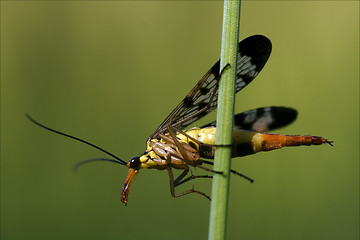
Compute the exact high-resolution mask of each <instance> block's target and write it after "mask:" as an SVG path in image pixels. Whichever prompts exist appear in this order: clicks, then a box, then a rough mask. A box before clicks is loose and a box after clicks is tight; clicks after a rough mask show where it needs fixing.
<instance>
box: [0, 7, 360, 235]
mask: <svg viewBox="0 0 360 240" xmlns="http://www.w3.org/2000/svg"><path fill="white" fill-rule="evenodd" d="M222 6H223V2H221V1H209V2H206V1H198V2H183V1H174V2H172V1H171V2H170V1H169V2H163V1H160V2H153V1H145V2H138V1H134V2H125V1H111V2H101V1H89V2H86V1H65V2H61V1H56V2H53V1H38V2H35V1H34V2H32V1H5V2H4V1H2V2H1V239H4V240H5V239H6V240H15V239H37V240H40V239H53V240H56V239H89V240H91V239H206V238H207V233H208V229H207V228H208V221H209V220H208V218H209V208H210V204H209V202H208V201H207V200H206V199H204V198H202V197H199V196H196V195H194V196H186V197H182V198H178V199H173V198H172V197H171V196H170V192H169V181H168V176H167V172H165V171H157V170H143V171H141V172H140V175H139V176H138V177H137V178H136V179H135V182H134V184H133V185H132V188H131V193H130V197H129V204H128V206H126V207H125V206H124V205H123V204H122V203H121V202H120V192H121V187H122V184H123V181H124V178H125V175H126V172H127V168H125V167H122V166H120V165H115V164H111V163H93V164H89V165H87V166H84V167H82V168H81V169H80V170H79V172H78V174H73V173H72V172H71V167H72V165H73V164H74V163H75V162H77V161H79V160H82V159H87V158H92V157H101V156H104V154H102V153H101V152H99V151H97V150H95V149H93V148H91V147H88V146H85V145H83V144H80V143H78V142H76V141H73V140H70V139H67V138H64V137H62V136H59V135H55V134H53V133H50V132H48V131H45V130H43V129H41V128H39V127H37V126H35V125H33V124H32V123H30V122H29V121H28V120H27V119H26V118H25V115H24V114H25V113H30V114H31V115H32V116H33V117H34V118H35V119H37V120H38V121H40V122H42V123H44V124H46V125H48V126H50V127H53V128H56V129H58V130H61V131H64V132H67V133H71V134H73V135H75V136H78V137H81V138H84V139H87V140H89V141H91V142H93V143H95V144H97V145H100V146H102V147H104V148H106V149H107V150H109V151H110V152H112V153H114V154H116V155H118V156H120V157H121V158H122V159H124V160H126V161H128V160H129V159H130V158H131V157H133V156H137V155H139V154H141V153H142V152H144V150H145V142H146V139H147V137H148V136H149V135H150V134H151V133H152V132H153V131H154V130H155V128H156V127H157V126H158V125H159V124H160V123H161V122H162V120H163V119H164V118H165V117H166V116H167V114H168V113H169V112H170V111H171V110H172V109H173V108H174V107H175V106H176V104H178V102H179V101H180V100H181V99H182V98H183V97H184V96H185V95H186V94H187V93H188V91H189V90H190V89H191V88H192V87H193V86H194V85H195V84H196V83H197V81H198V80H199V79H200V78H201V77H202V75H203V74H204V73H205V72H206V71H207V70H208V69H209V68H210V67H211V66H212V64H213V63H215V61H217V60H218V58H219V53H220V44H221V43H220V40H221V24H222ZM241 8H242V9H241V10H242V12H241V27H240V39H243V38H245V37H247V36H249V35H252V34H264V35H266V36H267V37H269V38H270V39H271V41H272V43H273V53H272V56H271V57H270V59H269V62H268V63H267V64H266V66H265V68H264V69H263V71H262V72H261V74H260V75H259V76H258V77H257V79H256V80H255V81H254V82H253V83H251V85H249V86H248V87H247V88H246V89H244V90H243V91H242V92H241V94H238V95H237V99H236V112H240V111H244V110H248V109H252V108H257V107H262V106H271V105H275V106H288V107H293V108H296V109H297V110H298V111H299V116H298V119H297V121H296V122H295V123H294V124H292V125H291V126H289V127H287V128H286V129H281V130H280V131H278V132H279V133H284V134H302V135H306V134H312V135H317V136H323V137H326V138H328V139H330V140H334V144H335V146H334V147H330V146H328V145H326V146H316V147H298V148H288V149H283V150H281V151H273V152H267V153H259V154H257V155H254V156H248V157H244V158H238V159H234V160H233V162H232V168H233V169H236V170H239V171H241V172H242V173H244V174H246V175H247V176H250V177H252V178H254V179H255V183H254V184H249V183H248V182H246V181H244V180H243V179H241V178H238V177H232V179H231V189H230V204H229V216H228V228H227V230H228V233H227V236H228V239H295V240H296V239H307V240H310V239H328V240H331V239H358V238H359V2H356V1H348V2H343V1H329V2H325V1H324V2H322V1H320V2H313V1H305V2H299V1H284V2H282V1H276V2H271V1H266V2H265V1H253V2H251V1H244V2H243V3H242V7H241ZM214 119H215V114H211V115H210V116H208V117H207V118H206V119H204V120H202V121H201V122H200V123H198V124H197V125H201V124H204V123H206V122H208V121H212V120H214ZM196 172H199V173H200V172H201V170H196ZM192 184H194V186H195V187H196V188H197V189H200V190H203V191H205V192H208V193H210V190H211V181H210V180H206V179H205V180H201V179H200V180H198V181H194V182H193V183H189V184H187V185H186V186H184V187H182V188H180V189H179V190H178V191H180V190H185V189H187V188H191V187H192Z"/></svg>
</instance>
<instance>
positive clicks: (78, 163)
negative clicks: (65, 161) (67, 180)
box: [72, 158, 124, 173]
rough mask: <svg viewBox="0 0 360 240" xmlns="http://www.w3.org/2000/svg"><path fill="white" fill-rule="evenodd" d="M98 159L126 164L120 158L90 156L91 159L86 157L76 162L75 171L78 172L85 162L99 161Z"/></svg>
mask: <svg viewBox="0 0 360 240" xmlns="http://www.w3.org/2000/svg"><path fill="white" fill-rule="evenodd" d="M98 161H107V162H113V163H117V164H121V165H124V164H123V162H120V161H119V160H116V159H111V158H90V159H85V160H82V161H79V162H77V163H75V164H74V166H73V167H72V170H73V172H75V173H76V172H77V170H78V168H79V167H80V166H82V165H83V164H86V163H90V162H98Z"/></svg>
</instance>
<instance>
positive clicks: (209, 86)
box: [27, 35, 331, 204]
mask: <svg viewBox="0 0 360 240" xmlns="http://www.w3.org/2000/svg"><path fill="white" fill-rule="evenodd" d="M270 53H271V42H270V40H269V39H267V38H266V37H264V36H261V35H254V36H251V37H248V38H246V39H244V40H243V41H241V42H240V43H239V45H238V62H237V79H236V92H238V91H240V90H241V89H243V88H244V87H245V86H247V85H248V84H249V83H250V82H251V81H252V80H253V79H254V78H255V77H256V76H257V75H258V73H259V72H260V70H261V69H262V68H263V66H264V65H265V63H266V61H267V59H268V58H269V56H270ZM220 75H221V73H220V60H219V61H218V62H216V63H215V65H214V66H213V67H212V68H211V69H210V70H209V71H208V72H207V73H206V74H205V75H204V76H203V77H202V78H201V80H200V81H199V82H198V83H197V84H196V86H195V87H194V88H193V89H192V90H191V91H190V93H189V94H188V95H187V96H186V97H185V98H184V99H183V100H182V101H181V102H180V104H179V105H178V106H177V107H176V108H175V109H174V110H173V111H172V112H171V113H170V114H169V116H168V117H167V118H166V119H165V120H164V121H163V122H162V123H161V124H160V126H159V127H158V128H157V129H156V131H155V132H154V133H153V134H152V135H151V136H150V137H149V139H148V141H147V149H146V151H145V152H144V153H143V154H142V155H141V156H139V157H134V158H132V159H131V160H130V162H129V163H126V162H125V161H123V160H121V159H120V158H118V157H117V156H115V155H113V154H111V153H109V152H108V151H106V150H104V149H102V148H100V147H98V146H95V145H94V144H92V143H90V142H87V141H85V140H82V139H80V138H77V137H74V136H71V135H68V134H65V133H62V132H59V131H57V130H54V129H51V128H49V127H46V126H44V125H42V124H40V123H38V122H36V121H35V120H33V119H32V118H31V117H30V116H28V115H27V116H28V118H29V119H30V120H31V121H32V122H34V123H35V124H37V125H39V126H41V127H43V128H45V129H48V130H50V131H52V132H55V133H58V134H61V135H64V136H67V137H70V138H73V139H75V140H78V141H81V142H83V143H85V144H88V145H90V146H93V147H95V148H97V149H99V150H101V151H103V152H105V153H106V154H108V155H110V156H112V157H113V158H114V159H107V158H95V159H88V160H85V161H82V162H80V163H78V164H77V165H76V167H78V166H80V165H81V164H84V163H88V162H93V161H99V160H105V161H111V162H115V163H119V164H121V165H126V166H127V167H128V168H129V170H128V173H127V176H126V179H125V182H124V185H123V189H122V193H121V201H122V202H123V203H125V204H127V201H128V195H129V189H130V184H131V183H132V181H133V179H134V177H135V176H136V175H137V174H138V173H139V170H140V169H143V168H149V169H159V170H167V171H168V174H169V178H170V192H171V195H172V196H173V197H180V196H183V195H186V194H189V193H198V194H200V195H203V196H204V197H206V198H208V199H210V198H209V196H207V195H206V194H204V193H202V192H200V191H197V190H195V189H193V188H192V189H189V190H187V191H185V192H182V193H179V194H176V193H175V187H176V186H178V185H180V184H183V183H185V182H187V181H190V180H192V179H195V178H211V177H212V176H209V175H201V176H194V175H191V176H189V177H186V176H187V175H188V172H189V169H190V167H198V168H202V169H204V170H207V171H210V172H213V173H221V172H217V171H214V170H212V169H209V168H207V167H204V166H203V164H208V165H213V162H211V161H208V160H206V159H213V158H214V151H215V148H216V147H218V146H216V145H215V135H216V122H212V123H209V124H207V125H205V126H203V127H201V128H191V129H189V130H184V129H185V128H186V127H187V126H189V125H190V124H191V123H193V122H195V121H197V120H198V119H200V118H202V117H204V116H205V115H206V114H208V113H209V112H211V111H213V110H214V109H215V108H216V106H217V99H218V87H219V81H220ZM296 116H297V112H296V110H294V109H291V108H285V107H266V108H258V109H254V110H250V111H247V112H243V113H240V114H237V115H235V116H234V129H233V145H232V150H233V151H232V155H233V157H241V156H246V155H250V154H254V153H257V152H260V151H270V150H274V149H279V148H281V147H285V146H300V145H320V144H325V143H328V144H330V145H331V142H330V141H327V140H326V139H324V138H322V137H316V136H298V135H280V134H269V133H264V132H265V131H270V130H274V129H277V128H280V127H283V126H286V125H288V124H290V123H291V122H293V121H294V120H295V119H296ZM173 169H181V170H183V172H182V173H181V174H180V175H179V176H178V177H177V178H176V179H174V176H173V171H172V170H173ZM231 172H232V173H234V174H237V175H239V176H242V177H244V178H246V179H248V180H250V181H252V179H250V178H248V177H246V176H244V175H242V174H241V173H238V172H236V171H235V170H231Z"/></svg>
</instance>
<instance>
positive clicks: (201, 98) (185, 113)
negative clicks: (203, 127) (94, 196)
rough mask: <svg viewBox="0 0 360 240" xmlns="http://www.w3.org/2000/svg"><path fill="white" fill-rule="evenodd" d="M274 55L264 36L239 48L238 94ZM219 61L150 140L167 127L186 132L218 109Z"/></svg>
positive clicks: (268, 41)
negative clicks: (190, 126)
mask: <svg viewBox="0 0 360 240" xmlns="http://www.w3.org/2000/svg"><path fill="white" fill-rule="evenodd" d="M270 53H271V42H270V40H269V39H268V38H266V37H265V36H262V35H254V36H250V37H248V38H246V39H244V40H243V41H241V42H239V45H238V62H237V73H236V92H239V91H240V90H241V89H243V88H244V87H245V86H247V85H248V84H249V83H250V82H251V81H252V80H253V79H254V78H255V77H256V76H257V75H258V73H259V72H260V71H261V69H262V68H263V67H264V65H265V63H266V61H267V60H268V58H269V56H270ZM219 73H220V60H219V61H217V62H216V63H215V65H214V66H213V67H212V68H211V69H210V70H209V71H208V72H207V73H206V74H205V75H204V76H203V77H202V78H201V79H200V81H199V82H198V83H197V84H196V85H195V87H194V88H193V89H192V90H191V91H190V93H189V94H188V95H187V96H186V97H185V98H184V99H183V100H182V101H181V102H180V104H179V105H178V106H177V107H176V108H175V109H174V110H173V111H172V112H171V113H170V114H169V116H168V117H167V118H166V119H165V120H164V121H163V122H162V123H161V124H160V126H159V127H158V128H157V129H156V131H155V132H154V133H153V134H152V135H151V136H150V138H154V137H157V135H158V133H160V132H162V131H164V130H165V129H166V126H167V125H171V126H174V127H176V128H177V129H179V130H182V129H184V128H185V127H187V126H189V125H190V124H191V123H193V122H195V121H197V120H198V119H200V118H202V117H204V116H205V115H207V114H208V113H209V112H211V111H213V110H214V109H215V108H216V107H217V99H218V88H219V81H220V75H219Z"/></svg>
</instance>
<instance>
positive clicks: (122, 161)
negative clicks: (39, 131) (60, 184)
mask: <svg viewBox="0 0 360 240" xmlns="http://www.w3.org/2000/svg"><path fill="white" fill-rule="evenodd" d="M25 115H26V117H27V118H28V119H29V120H30V121H31V122H33V123H35V124H36V125H38V126H40V127H42V128H45V129H46V130H49V131H51V132H54V133H57V134H60V135H63V136H65V137H68V138H72V139H75V140H77V141H79V142H82V143H85V144H87V145H89V146H91V147H93V148H96V149H98V150H100V151H102V152H104V153H106V154H107V155H109V156H111V157H113V158H115V159H117V160H118V161H116V162H117V163H119V164H121V165H127V162H125V161H124V160H121V159H120V158H118V157H117V156H115V155H114V154H112V153H110V152H108V151H106V150H105V149H103V148H101V147H98V146H96V145H94V144H92V143H91V142H88V141H85V140H83V139H81V138H77V137H74V136H71V135H69V134H66V133H63V132H59V131H57V130H55V129H52V128H49V127H47V126H45V125H42V124H41V123H39V122H37V121H35V120H34V119H33V118H32V117H30V115H29V114H27V113H26V114H25ZM89 160H90V161H88V162H91V159H89ZM104 160H105V159H104ZM93 161H94V160H93ZM105 161H109V160H105ZM84 163H85V162H84ZM80 165H81V164H80Z"/></svg>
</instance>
